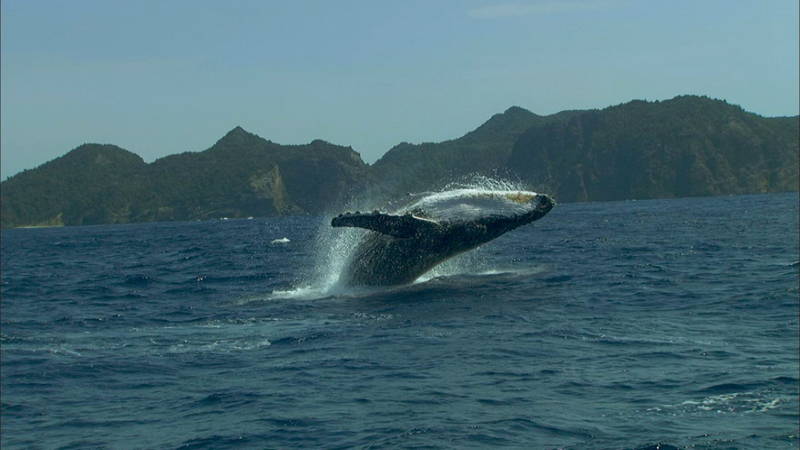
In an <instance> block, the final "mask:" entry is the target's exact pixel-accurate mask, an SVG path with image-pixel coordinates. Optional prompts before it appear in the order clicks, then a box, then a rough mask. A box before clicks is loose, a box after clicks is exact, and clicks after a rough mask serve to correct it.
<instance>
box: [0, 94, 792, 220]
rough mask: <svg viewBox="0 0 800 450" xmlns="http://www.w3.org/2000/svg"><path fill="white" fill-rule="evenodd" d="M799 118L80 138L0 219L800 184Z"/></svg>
mask: <svg viewBox="0 0 800 450" xmlns="http://www.w3.org/2000/svg"><path fill="white" fill-rule="evenodd" d="M797 141H798V116H781V117H763V116H760V115H758V114H755V113H751V112H747V111H745V110H744V109H743V108H741V107H740V106H738V105H733V104H729V103H727V102H726V101H724V100H716V99H710V98H708V97H704V96H677V97H675V98H673V99H669V100H663V101H652V102H651V101H645V100H632V101H629V102H626V103H621V104H618V105H612V106H608V107H606V108H603V109H590V110H565V111H561V112H558V113H555V114H551V115H547V116H541V115H538V114H535V113H533V112H531V111H528V110H526V109H524V108H521V107H519V106H511V107H509V108H507V109H506V110H505V111H504V112H502V113H498V114H495V115H493V116H492V117H490V118H489V119H488V120H486V121H485V122H484V123H482V124H481V125H479V126H478V127H477V128H475V129H474V130H472V131H469V132H467V133H465V134H464V135H463V136H461V137H458V138H454V139H450V140H446V141H442V142H438V143H434V142H424V143H420V144H411V143H407V142H403V143H400V144H398V145H396V146H393V147H392V148H391V149H389V150H388V151H387V152H386V153H385V154H384V155H383V156H382V157H381V158H379V159H378V160H377V161H376V162H375V163H374V164H372V165H368V164H366V163H365V162H364V161H363V160H362V159H361V156H360V155H359V154H358V153H357V152H356V151H354V150H353V149H352V147H349V146H341V145H336V144H332V143H329V142H326V141H324V140H321V139H315V140H313V141H311V142H310V143H308V144H301V145H282V144H277V143H274V142H272V141H270V140H267V139H265V138H263V137H261V136H258V135H257V134H254V133H251V132H248V131H246V130H245V129H244V128H242V127H241V126H238V125H237V126H234V128H232V129H231V130H230V131H228V132H227V133H226V134H225V135H223V136H222V137H221V138H220V139H218V140H217V141H216V143H214V145H212V146H211V147H209V148H207V149H205V150H202V151H199V152H183V153H177V154H172V155H167V156H164V157H162V158H158V159H156V160H155V161H153V162H150V163H146V162H145V161H144V160H143V159H142V158H141V157H140V156H139V155H136V154H135V153H133V152H130V151H128V150H125V149H122V148H120V147H117V146H115V145H111V144H83V145H80V146H78V147H76V148H75V149H73V150H71V151H69V152H67V153H66V154H64V155H62V156H60V157H58V158H55V159H53V160H51V161H48V162H46V163H44V164H42V165H40V166H38V167H37V168H35V169H31V170H26V171H23V172H20V173H18V174H16V175H14V176H12V177H9V178H8V179H7V180H5V181H3V182H2V184H1V185H0V186H1V187H2V189H1V193H2V205H1V206H2V219H1V220H0V224H2V226H3V227H14V226H31V225H34V226H36V225H83V224H96V223H127V222H142V221H153V220H197V219H209V218H215V217H222V216H226V217H248V216H270V215H287V214H325V213H330V212H332V208H339V207H341V206H342V205H344V204H346V203H348V202H349V201H351V200H352V199H354V198H357V197H358V194H359V193H360V192H364V191H368V192H370V196H371V197H373V198H376V199H382V200H388V199H391V198H396V197H398V196H402V195H404V194H405V193H406V192H419V191H426V190H432V189H438V188H441V187H443V186H444V185H445V184H447V183H450V182H457V181H461V180H464V179H466V178H468V177H471V176H474V175H476V174H477V175H489V176H500V177H506V178H512V179H516V180H519V181H520V182H521V183H522V184H525V185H528V186H530V187H532V188H535V189H538V190H540V191H543V192H548V193H551V194H554V195H555V196H556V198H558V199H559V200H560V201H593V200H615V199H627V198H660V197H675V196H695V195H721V194H726V193H749V192H775V191H780V190H797V183H798V170H799V169H798V144H797Z"/></svg>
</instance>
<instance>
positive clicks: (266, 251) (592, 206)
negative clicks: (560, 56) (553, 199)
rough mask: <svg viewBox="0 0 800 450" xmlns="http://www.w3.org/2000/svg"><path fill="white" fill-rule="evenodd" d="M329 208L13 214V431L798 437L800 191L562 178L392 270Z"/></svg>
mask: <svg viewBox="0 0 800 450" xmlns="http://www.w3.org/2000/svg"><path fill="white" fill-rule="evenodd" d="M329 220H330V218H324V217H285V218H264V219H252V220H214V221H205V222H173V223H149V224H131V225H108V226H87V227H68V228H42V229H11V230H4V231H2V286H1V288H2V290H1V291H0V293H1V294H2V301H1V303H0V306H1V308H0V314H1V315H2V330H1V332H2V336H1V337H2V341H1V342H0V351H1V355H2V371H1V372H0V373H1V375H2V377H1V378H2V385H1V386H0V387H1V388H2V391H0V392H1V395H0V400H1V401H2V404H1V405H0V419H1V420H2V421H1V422H0V426H1V428H0V431H1V434H0V440H1V442H0V444H1V445H2V448H3V449H16V448H26V449H28V448H48V449H49V448H64V449H77V448H181V449H200V448H208V449H225V448H277V449H284V448H353V447H356V448H486V447H504V448H566V449H585V448H591V449H648V448H649V449H655V448H664V449H671V448H696V449H718V448H721V449H731V448H736V449H750V448H752V449H768V448H798V446H799V445H800V438H799V437H798V434H800V432H799V431H798V426H800V416H799V415H798V409H799V408H800V405H799V404H798V390H799V389H798V385H799V383H800V382H799V381H798V377H799V376H800V375H799V374H798V371H800V366H799V365H798V351H799V349H798V345H799V344H800V335H799V334H798V333H799V331H798V313H799V312H800V299H799V298H798V297H799V294H798V275H799V274H798V271H800V267H799V266H800V263H799V262H798V260H800V256H799V253H800V251H799V250H798V194H797V193H788V194H769V195H749V196H731V197H715V198H690V199H669V200H648V201H625V202H599V203H583V204H559V205H558V206H556V207H555V208H554V209H553V211H551V212H550V214H549V215H547V216H546V217H544V218H543V219H541V220H540V221H537V222H535V223H533V224H531V225H528V226H525V227H522V228H519V229H517V230H515V231H512V232H510V233H508V234H506V235H503V236H501V237H500V238H498V239H497V240H495V241H493V242H490V243H488V244H486V245H484V246H482V247H481V248H479V249H477V250H475V251H473V252H470V253H466V254H464V255H462V256H460V257H457V258H455V259H453V260H451V261H449V262H448V263H446V264H444V265H443V266H440V267H438V268H437V269H435V270H434V271H433V272H432V273H430V274H428V275H426V276H425V277H423V279H422V280H420V281H419V282H417V283H415V284H412V285H409V286H404V287H393V288H384V289H371V290H358V289H347V288H343V287H337V286H336V284H335V280H336V277H337V275H338V271H340V270H341V268H342V264H343V261H344V259H345V257H346V255H347V252H348V251H349V250H350V249H351V248H352V245H353V243H354V240H355V239H357V234H358V232H357V231H356V232H354V231H342V230H339V229H335V230H334V229H331V228H330V227H329V225H328V223H329ZM284 238H286V239H284ZM287 239H288V242H287Z"/></svg>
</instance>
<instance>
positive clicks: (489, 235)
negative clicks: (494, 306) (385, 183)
mask: <svg viewBox="0 0 800 450" xmlns="http://www.w3.org/2000/svg"><path fill="white" fill-rule="evenodd" d="M554 205H555V202H554V201H553V200H552V199H551V198H550V197H549V196H547V195H544V194H537V193H536V192H529V191H487V190H478V189H459V190H453V191H445V192H439V193H436V194H432V195H429V196H426V197H423V198H421V199H419V200H418V201H416V202H414V203H412V204H411V205H409V206H408V207H406V208H404V209H402V210H400V211H398V212H396V213H393V214H390V213H385V212H378V211H373V212H371V213H361V212H358V211H356V212H354V213H345V214H341V215H339V216H337V217H334V218H333V219H332V220H331V226H333V227H358V228H364V229H367V230H369V231H368V232H367V233H365V234H364V236H363V237H362V239H361V241H360V242H359V243H358V244H357V245H356V247H355V249H354V251H353V252H352V254H351V255H350V258H349V260H348V262H347V263H346V264H345V269H344V270H343V272H342V273H341V275H340V277H339V282H340V283H342V284H345V285H349V286H389V285H400V284H408V283H412V282H413V281H414V280H416V279H417V278H419V277H420V276H421V275H423V274H424V273H425V272H427V271H429V270H430V269H432V268H433V267H434V266H436V265H437V264H439V263H441V262H443V261H445V260H447V259H448V258H451V257H453V256H455V255H458V254H460V253H463V252H466V251H468V250H471V249H473V248H475V247H478V246H479V245H481V244H483V243H486V242H489V241H491V240H492V239H495V238H496V237H498V236H500V235H502V234H504V233H506V232H508V231H511V230H513V229H515V228H517V227H520V226H522V225H525V224H528V223H531V222H533V221H535V220H538V219H541V218H542V217H544V216H545V215H546V214H547V213H548V212H549V211H550V210H551V209H552V208H553V206H554Z"/></svg>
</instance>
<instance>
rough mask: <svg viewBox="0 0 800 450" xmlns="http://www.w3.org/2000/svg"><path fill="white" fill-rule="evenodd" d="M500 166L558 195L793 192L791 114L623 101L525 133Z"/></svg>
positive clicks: (719, 104) (686, 101) (714, 103)
mask: <svg viewBox="0 0 800 450" xmlns="http://www.w3.org/2000/svg"><path fill="white" fill-rule="evenodd" d="M507 166H508V168H509V169H512V170H513V171H514V172H515V173H516V174H518V175H519V176H520V177H521V178H522V179H523V180H525V181H526V182H527V183H529V184H530V185H532V186H536V187H539V188H540V189H542V190H543V191H547V192H552V193H554V194H555V195H556V197H557V198H558V199H560V200H561V201H568V202H569V201H592V200H621V199H634V198H636V199H645V198H660V197H686V196H703V195H721V194H744V193H760V192H780V191H790V190H797V188H798V118H797V117H789V118H764V117H761V116H758V115H756V114H753V113H749V112H746V111H744V110H743V109H741V108H740V107H738V106H734V105H730V104H728V103H726V102H724V101H720V100H712V99H709V98H706V97H695V96H682V97H676V98H674V99H672V100H667V101H663V102H645V101H632V102H629V103H626V104H623V105H618V106H613V107H609V108H606V109H604V110H601V111H586V112H583V113H580V114H577V115H575V116H573V117H571V118H570V119H569V120H566V121H559V122H551V123H548V124H544V125H541V126H534V127H531V128H530V129H528V130H527V131H526V132H525V133H524V134H523V135H521V136H520V138H519V139H518V140H517V142H516V143H515V145H514V149H513V150H512V152H511V156H510V157H509V160H508V164H507Z"/></svg>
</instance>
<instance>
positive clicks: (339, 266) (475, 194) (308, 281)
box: [272, 176, 527, 299]
mask: <svg viewBox="0 0 800 450" xmlns="http://www.w3.org/2000/svg"><path fill="white" fill-rule="evenodd" d="M524 190H525V186H522V185H521V184H520V183H514V182H511V181H507V180H498V179H493V178H488V177H483V176H475V177H473V178H472V179H471V180H470V181H468V182H460V183H451V184H448V185H446V186H445V187H443V188H442V189H441V190H439V191H435V192H423V193H416V194H408V196H407V198H406V199H405V201H404V202H403V203H402V204H398V202H394V203H389V204H388V205H387V204H386V203H385V202H379V201H375V200H373V199H363V198H362V199H359V200H358V201H355V202H352V203H351V204H350V205H348V206H349V209H355V210H362V211H371V210H374V209H382V210H385V211H388V212H389V213H391V214H405V213H413V212H414V211H416V210H421V209H424V210H427V211H435V212H436V213H438V214H439V215H440V216H444V217H445V218H447V217H448V215H452V216H453V217H456V216H458V217H462V218H464V217H466V218H470V217H479V216H481V215H494V214H498V215H499V214H501V213H502V214H508V213H513V212H516V210H514V208H515V205H514V204H513V202H512V203H511V204H510V205H509V204H508V203H506V204H505V205H503V208H504V209H503V210H502V211H501V210H499V209H497V210H495V208H498V205H497V204H496V203H493V202H492V201H491V199H492V197H493V196H496V195H505V194H508V193H511V192H518V191H524ZM465 197H468V198H470V199H471V200H470V202H469V204H465V203H463V201H462V200H463V198H465ZM459 199H461V200H459ZM482 199H485V201H482ZM526 200H527V198H525V199H522V198H521V199H519V202H520V204H519V209H520V210H522V209H523V205H522V202H524V201H526ZM387 206H388V207H387ZM509 206H510V208H511V209H510V210H509ZM445 212H446V213H445ZM365 232H366V231H365V230H363V229H360V228H338V229H334V228H332V227H331V226H330V221H329V220H327V218H326V219H325V220H323V221H322V223H321V224H320V229H319V231H318V232H317V238H316V242H315V253H316V258H315V260H316V263H315V265H314V267H313V269H312V270H311V271H310V272H309V273H307V274H306V277H304V278H305V282H303V283H301V284H300V285H298V286H296V287H294V288H292V289H289V290H284V291H274V292H273V295H272V297H273V298H303V299H309V298H322V297H330V296H348V295H361V294H363V293H364V292H365V291H367V290H375V289H374V288H372V289H365V288H352V287H349V286H344V285H341V284H340V283H339V277H340V274H341V273H342V272H343V270H344V269H345V265H346V264H347V263H348V260H349V259H350V256H351V255H352V252H353V250H354V249H355V247H356V246H357V245H358V243H359V242H360V241H361V239H362V238H363V236H364V233H365ZM512 271H513V270H498V269H497V268H493V267H489V263H488V260H487V258H486V256H485V255H484V254H483V253H482V252H481V251H480V248H478V249H476V250H475V251H471V252H467V253H463V254H461V255H458V256H456V257H453V258H451V259H448V260H447V261H444V262H443V263H441V264H439V265H437V266H436V267H434V268H433V269H431V270H430V271H428V272H427V273H425V274H424V275H423V276H421V277H420V278H419V279H418V280H417V281H416V282H415V284H417V283H424V282H427V281H429V280H431V279H434V278H441V277H449V276H455V275H465V274H469V275H485V274H493V273H508V272H512Z"/></svg>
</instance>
